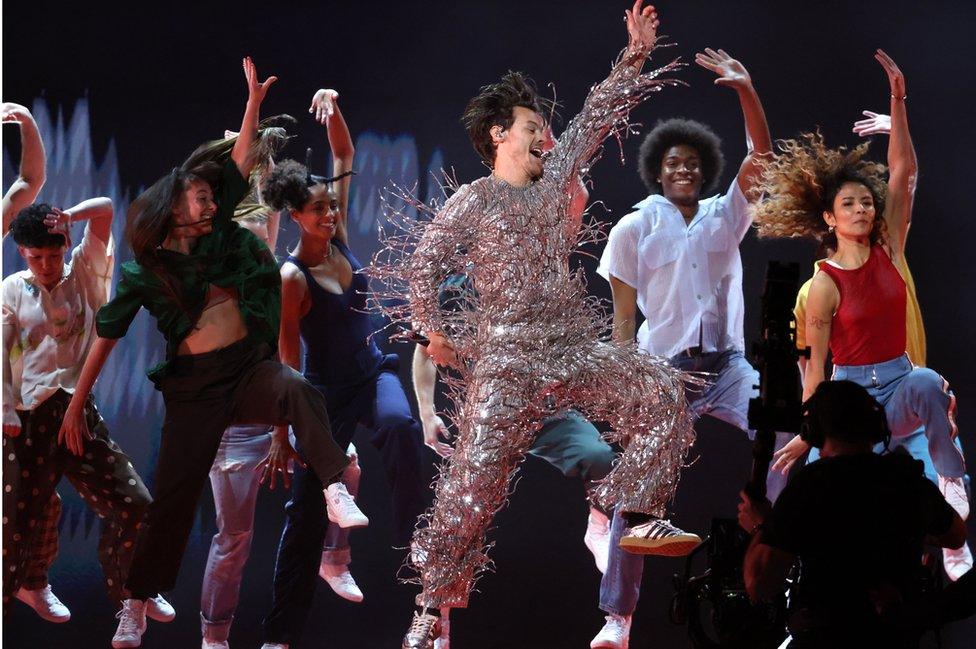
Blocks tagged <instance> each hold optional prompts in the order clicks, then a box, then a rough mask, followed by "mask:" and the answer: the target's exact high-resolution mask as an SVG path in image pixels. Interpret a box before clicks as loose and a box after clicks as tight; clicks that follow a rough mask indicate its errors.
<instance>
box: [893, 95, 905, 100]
mask: <svg viewBox="0 0 976 649" xmlns="http://www.w3.org/2000/svg"><path fill="white" fill-rule="evenodd" d="M891 98H892V99H894V100H896V101H905V100H906V99H908V95H902V96H901V97H895V96H894V95H892V96H891Z"/></svg>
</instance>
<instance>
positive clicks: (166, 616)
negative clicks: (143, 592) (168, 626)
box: [146, 595, 176, 622]
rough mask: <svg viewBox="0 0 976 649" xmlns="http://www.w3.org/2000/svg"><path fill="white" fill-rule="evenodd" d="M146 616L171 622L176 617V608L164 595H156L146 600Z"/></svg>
mask: <svg viewBox="0 0 976 649" xmlns="http://www.w3.org/2000/svg"><path fill="white" fill-rule="evenodd" d="M146 617H148V618H149V619H150V620H156V621H157V622H172V621H173V620H174V619H175V618H176V609H175V608H173V605H172V604H170V603H169V602H167V601H166V598H165V597H163V596H162V595H156V596H155V597H150V598H149V599H147V600H146Z"/></svg>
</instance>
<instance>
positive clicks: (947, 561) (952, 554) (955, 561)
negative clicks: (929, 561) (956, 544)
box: [942, 543, 973, 581]
mask: <svg viewBox="0 0 976 649" xmlns="http://www.w3.org/2000/svg"><path fill="white" fill-rule="evenodd" d="M942 568H943V570H945V573H946V576H948V577H949V579H950V580H952V581H956V580H957V579H959V578H960V577H962V576H963V575H965V574H966V573H967V572H969V571H970V570H972V569H973V553H972V552H970V550H969V543H963V544H962V547H961V548H959V549H958V550H951V549H949V548H942Z"/></svg>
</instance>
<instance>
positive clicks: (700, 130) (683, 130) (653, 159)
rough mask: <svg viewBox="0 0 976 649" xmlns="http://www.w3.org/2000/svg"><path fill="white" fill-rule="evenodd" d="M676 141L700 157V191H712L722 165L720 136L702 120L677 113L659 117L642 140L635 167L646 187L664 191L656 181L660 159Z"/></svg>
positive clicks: (654, 190) (656, 191)
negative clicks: (663, 117) (669, 117)
mask: <svg viewBox="0 0 976 649" xmlns="http://www.w3.org/2000/svg"><path fill="white" fill-rule="evenodd" d="M679 144H684V145H687V146H690V147H691V148H692V149H694V150H695V151H697V152H698V156H699V157H700V158H701V172H702V193H703V194H710V193H711V192H713V191H715V189H716V188H717V187H718V182H719V179H720V178H721V176H722V170H723V169H725V156H723V155H722V139H721V138H720V137H719V136H718V135H716V134H715V132H714V131H712V129H710V128H708V127H707V126H705V125H704V124H702V123H701V122H696V121H695V120H693V119H684V118H680V117H675V118H672V119H668V120H661V121H659V122H658V123H657V124H656V125H655V126H654V129H653V130H652V131H651V132H650V133H648V134H647V136H646V137H645V138H644V141H643V142H642V143H641V146H640V153H639V154H638V161H637V165H638V166H637V169H638V172H639V173H640V177H641V180H643V181H644V184H645V185H646V186H647V189H648V191H650V192H651V193H652V194H660V193H661V192H662V191H663V189H662V187H661V183H660V182H659V181H658V178H659V177H660V175H661V163H662V161H663V160H664V155H665V154H666V153H667V152H668V149H670V148H671V147H673V146H678V145H679Z"/></svg>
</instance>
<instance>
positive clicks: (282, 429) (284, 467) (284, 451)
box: [254, 426, 305, 490]
mask: <svg viewBox="0 0 976 649" xmlns="http://www.w3.org/2000/svg"><path fill="white" fill-rule="evenodd" d="M293 464H298V466H300V467H302V468H303V469H304V468H305V462H304V461H303V460H302V458H301V456H300V455H299V454H298V451H296V450H295V448H294V447H293V446H292V445H291V442H290V441H289V440H288V427H287V426H277V427H275V432H274V434H273V435H272V437H271V447H270V448H269V449H268V454H267V455H266V456H264V459H263V460H261V461H260V462H259V463H258V465H257V466H256V467H254V470H255V471H260V472H261V478H260V479H259V482H260V483H261V484H265V483H268V488H269V489H272V490H273V489H274V488H275V484H276V481H277V479H278V475H279V474H280V475H281V484H282V486H284V488H285V489H288V488H289V487H291V474H292V471H293Z"/></svg>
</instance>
